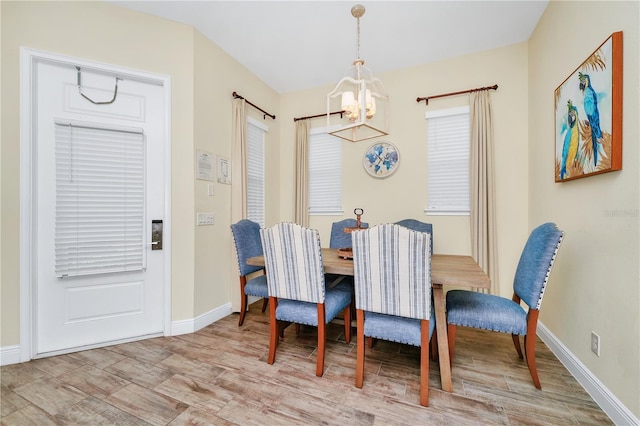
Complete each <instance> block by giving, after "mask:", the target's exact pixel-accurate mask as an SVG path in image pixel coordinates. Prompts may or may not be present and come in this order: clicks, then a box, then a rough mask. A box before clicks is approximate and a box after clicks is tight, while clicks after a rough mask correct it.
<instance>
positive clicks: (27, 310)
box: [20, 47, 172, 362]
mask: <svg viewBox="0 0 640 426" xmlns="http://www.w3.org/2000/svg"><path fill="white" fill-rule="evenodd" d="M43 59H45V60H50V61H54V62H59V63H64V64H71V65H77V66H81V67H82V68H91V69H94V70H105V71H108V72H112V73H114V74H118V75H122V76H128V77H130V78H131V79H134V80H138V81H146V82H152V83H155V84H158V85H161V86H162V87H163V91H164V98H165V100H166V102H165V112H164V115H165V129H164V130H165V132H164V134H165V139H164V141H163V146H164V154H165V155H164V158H165V160H164V161H165V164H164V168H165V182H164V188H165V196H164V219H163V220H164V232H163V234H164V235H163V244H162V245H163V254H164V283H163V286H164V335H165V336H168V335H170V332H171V228H172V227H171V77H169V76H167V75H161V74H154V73H148V72H144V71H138V70H134V69H130V68H123V67H118V66H114V65H110V64H105V63H100V62H94V61H87V60H84V59H79V58H74V57H71V56H64V55H59V54H56V53H50V52H44V51H39V50H35V49H30V48H26V47H21V48H20V362H26V361H29V360H31V359H32V357H33V345H32V339H33V306H34V300H33V291H32V286H33V285H34V281H33V279H34V273H33V270H34V269H33V268H34V264H33V256H34V252H33V249H34V247H35V244H34V243H35V242H34V241H33V238H34V233H33V224H32V220H33V211H32V208H33V206H32V202H31V200H32V197H33V182H32V176H33V162H32V161H33V159H32V155H33V140H32V135H33V126H34V123H33V117H32V108H33V83H32V82H33V72H34V65H35V63H36V61H38V60H43Z"/></svg>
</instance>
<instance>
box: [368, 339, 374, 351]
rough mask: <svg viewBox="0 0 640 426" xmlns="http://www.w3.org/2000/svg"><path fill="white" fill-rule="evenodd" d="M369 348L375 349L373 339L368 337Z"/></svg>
mask: <svg viewBox="0 0 640 426" xmlns="http://www.w3.org/2000/svg"><path fill="white" fill-rule="evenodd" d="M367 346H369V349H371V348H372V347H373V337H371V336H369V337H367Z"/></svg>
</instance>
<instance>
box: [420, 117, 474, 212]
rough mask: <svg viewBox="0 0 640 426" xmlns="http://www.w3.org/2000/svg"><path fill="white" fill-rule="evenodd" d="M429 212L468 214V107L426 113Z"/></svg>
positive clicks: (427, 210) (426, 210)
mask: <svg viewBox="0 0 640 426" xmlns="http://www.w3.org/2000/svg"><path fill="white" fill-rule="evenodd" d="M426 118H427V128H428V129H427V208H426V209H425V213H427V214H446V215H465V214H469V145H470V141H469V138H470V129H469V127H470V124H469V107H468V106H465V107H460V108H450V109H444V110H440V111H434V112H427V113H426Z"/></svg>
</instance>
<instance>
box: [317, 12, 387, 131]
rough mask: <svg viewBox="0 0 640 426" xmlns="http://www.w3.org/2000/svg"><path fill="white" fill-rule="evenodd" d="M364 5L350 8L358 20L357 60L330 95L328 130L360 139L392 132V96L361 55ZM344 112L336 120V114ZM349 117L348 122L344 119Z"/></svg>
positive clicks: (328, 96) (328, 101) (328, 97)
mask: <svg viewBox="0 0 640 426" xmlns="http://www.w3.org/2000/svg"><path fill="white" fill-rule="evenodd" d="M364 12H365V8H364V6H362V5H361V4H357V5H355V6H353V7H352V8H351V15H353V17H354V18H356V19H357V21H358V50H357V54H358V59H356V60H355V61H353V65H352V66H350V67H349V68H347V71H346V72H345V74H344V77H343V78H342V80H340V81H339V82H338V84H337V85H336V87H335V89H333V91H332V92H331V93H329V94H328V95H327V129H328V133H329V134H332V135H335V136H338V137H340V138H342V139H346V140H348V141H350V142H358V141H362V140H366V139H371V138H376V137H378V136H384V135H388V134H389V105H388V104H389V96H388V95H387V94H386V92H385V90H384V86H383V85H382V82H381V81H380V80H379V79H378V78H376V77H374V76H373V73H372V72H371V70H370V69H369V68H367V67H365V66H364V59H361V58H360V17H362V15H364ZM336 110H338V111H343V114H340V118H339V119H338V120H339V121H337V122H336V118H332V116H334V117H335V113H334V114H332V113H331V111H336ZM345 120H346V122H345Z"/></svg>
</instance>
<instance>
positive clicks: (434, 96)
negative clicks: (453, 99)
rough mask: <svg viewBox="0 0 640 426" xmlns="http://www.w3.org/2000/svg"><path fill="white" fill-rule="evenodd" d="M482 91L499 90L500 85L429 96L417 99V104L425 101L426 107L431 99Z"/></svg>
mask: <svg viewBox="0 0 640 426" xmlns="http://www.w3.org/2000/svg"><path fill="white" fill-rule="evenodd" d="M482 90H498V85H497V84H494V85H493V86H486V87H478V88H477V89H469V90H461V91H459V92H451V93H443V94H442V95H433V96H427V97H425V98H417V99H416V102H420V101H424V103H425V104H426V105H429V99H435V98H444V97H445V96H454V95H462V94H463V93H471V92H480V91H482Z"/></svg>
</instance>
